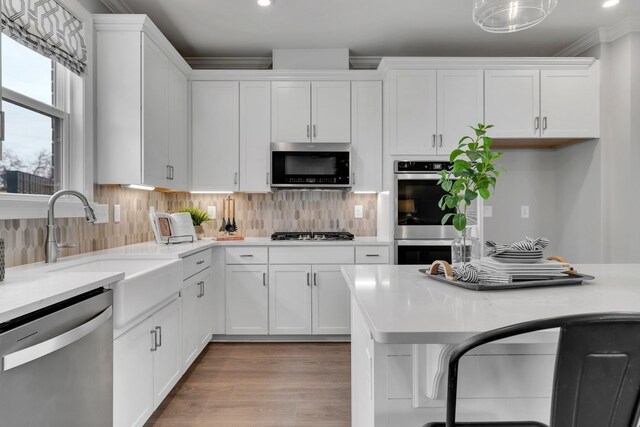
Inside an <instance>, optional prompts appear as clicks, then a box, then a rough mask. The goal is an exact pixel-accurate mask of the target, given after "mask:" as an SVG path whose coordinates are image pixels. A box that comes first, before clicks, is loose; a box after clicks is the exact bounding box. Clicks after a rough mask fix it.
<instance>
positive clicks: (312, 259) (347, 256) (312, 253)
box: [269, 246, 353, 264]
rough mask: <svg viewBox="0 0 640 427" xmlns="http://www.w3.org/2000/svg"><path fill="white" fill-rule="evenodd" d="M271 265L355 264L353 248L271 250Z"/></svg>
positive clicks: (306, 247) (327, 247) (294, 247)
mask: <svg viewBox="0 0 640 427" xmlns="http://www.w3.org/2000/svg"><path fill="white" fill-rule="evenodd" d="M269 259H270V263H271V264H353V246H290V247H285V248H269Z"/></svg>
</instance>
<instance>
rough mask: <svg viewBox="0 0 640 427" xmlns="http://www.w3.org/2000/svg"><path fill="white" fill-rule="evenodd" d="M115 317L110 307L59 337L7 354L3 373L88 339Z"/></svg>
mask: <svg viewBox="0 0 640 427" xmlns="http://www.w3.org/2000/svg"><path fill="white" fill-rule="evenodd" d="M112 315H113V307H112V306H109V307H107V309H106V310H104V311H103V312H102V313H100V314H98V315H97V316H96V317H94V318H93V319H91V320H89V321H88V322H86V323H83V324H82V325H80V326H78V327H77V328H74V329H71V330H70V331H67V332H65V333H63V334H61V335H58V336H57V337H53V338H50V339H48V340H46V341H43V342H41V343H40V344H36V345H33V346H31V347H27V348H25V349H22V350H18V351H16V352H13V353H10V354H7V355H5V356H3V357H2V371H3V372H6V371H8V370H10V369H13V368H17V367H18V366H21V365H24V364H25V363H29V362H31V361H33V360H36V359H40V358H41V357H44V356H46V355H47V354H51V353H53V352H55V351H58V350H60V349H61V348H64V347H66V346H68V345H70V344H73V343H74V342H76V341H79V340H81V339H82V338H84V337H86V336H87V335H89V334H90V333H92V332H93V331H95V330H96V329H98V328H99V327H100V326H101V325H102V324H104V322H106V321H107V320H109V319H110V318H111V316H112Z"/></svg>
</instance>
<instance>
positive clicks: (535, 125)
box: [533, 116, 540, 130]
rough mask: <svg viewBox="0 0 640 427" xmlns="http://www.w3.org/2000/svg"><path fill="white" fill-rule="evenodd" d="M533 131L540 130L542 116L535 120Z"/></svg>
mask: <svg viewBox="0 0 640 427" xmlns="http://www.w3.org/2000/svg"><path fill="white" fill-rule="evenodd" d="M533 129H535V130H538V129H540V116H537V117H536V118H535V119H534V120H533Z"/></svg>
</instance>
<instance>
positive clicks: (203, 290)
mask: <svg viewBox="0 0 640 427" xmlns="http://www.w3.org/2000/svg"><path fill="white" fill-rule="evenodd" d="M200 283H202V284H201V285H200V286H202V296H204V292H205V289H204V281H202V282H200Z"/></svg>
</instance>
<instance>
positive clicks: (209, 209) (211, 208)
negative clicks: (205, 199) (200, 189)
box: [207, 206, 218, 219]
mask: <svg viewBox="0 0 640 427" xmlns="http://www.w3.org/2000/svg"><path fill="white" fill-rule="evenodd" d="M207 213H208V214H209V216H210V217H211V219H218V209H217V207H216V206H207Z"/></svg>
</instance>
